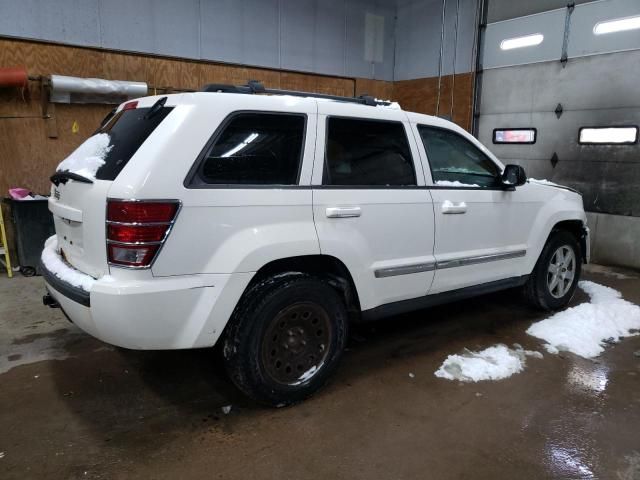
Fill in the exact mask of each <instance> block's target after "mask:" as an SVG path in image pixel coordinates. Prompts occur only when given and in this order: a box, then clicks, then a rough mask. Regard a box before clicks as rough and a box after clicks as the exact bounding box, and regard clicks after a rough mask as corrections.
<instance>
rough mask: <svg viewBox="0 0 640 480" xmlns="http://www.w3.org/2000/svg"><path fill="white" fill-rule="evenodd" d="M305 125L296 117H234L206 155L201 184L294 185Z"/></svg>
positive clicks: (290, 115)
mask: <svg viewBox="0 0 640 480" xmlns="http://www.w3.org/2000/svg"><path fill="white" fill-rule="evenodd" d="M305 123H306V117H305V116H304V115H299V114H281V113H238V114H234V115H233V116H232V117H231V119H230V120H229V121H228V122H227V124H226V126H224V127H223V129H222V131H221V132H220V134H219V135H218V136H217V138H216V139H215V142H214V143H213V145H211V147H210V148H209V150H208V151H207V152H206V154H205V158H204V161H203V162H202V164H201V166H200V169H199V178H200V181H201V182H202V183H204V184H209V185H296V184H297V183H298V175H299V172H300V164H301V160H302V151H303V148H302V147H303V143H304V132H305ZM196 180H197V179H196Z"/></svg>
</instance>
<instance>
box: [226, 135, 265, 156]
mask: <svg viewBox="0 0 640 480" xmlns="http://www.w3.org/2000/svg"><path fill="white" fill-rule="evenodd" d="M256 138H258V134H257V133H252V134H250V135H249V136H248V137H247V138H245V139H244V140H243V141H242V142H241V143H239V144H238V145H236V146H235V147H233V148H232V149H231V150H229V151H228V152H225V153H223V154H222V155H220V157H221V158H228V157H230V156H232V155H235V154H236V153H238V152H239V151H240V150H242V149H243V148H245V147H246V146H247V145H249V144H250V143H251V142H253V141H254V140H255V139H256Z"/></svg>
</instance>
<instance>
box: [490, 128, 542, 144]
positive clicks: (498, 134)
mask: <svg viewBox="0 0 640 480" xmlns="http://www.w3.org/2000/svg"><path fill="white" fill-rule="evenodd" d="M536 133H537V132H536V129H535V128H496V129H495V130H494V131H493V143H528V144H532V143H536Z"/></svg>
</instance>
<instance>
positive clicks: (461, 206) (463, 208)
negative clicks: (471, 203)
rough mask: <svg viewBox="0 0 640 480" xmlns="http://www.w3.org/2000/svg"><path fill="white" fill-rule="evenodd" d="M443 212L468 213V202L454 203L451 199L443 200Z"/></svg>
mask: <svg viewBox="0 0 640 480" xmlns="http://www.w3.org/2000/svg"><path fill="white" fill-rule="evenodd" d="M442 213H444V214H456V213H467V204H466V203H465V202H459V203H453V202H450V201H449V200H445V201H444V202H442Z"/></svg>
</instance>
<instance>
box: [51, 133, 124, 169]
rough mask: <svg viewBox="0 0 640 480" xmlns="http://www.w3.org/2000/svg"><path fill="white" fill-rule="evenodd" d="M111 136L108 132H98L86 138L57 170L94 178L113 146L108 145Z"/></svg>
mask: <svg viewBox="0 0 640 480" xmlns="http://www.w3.org/2000/svg"><path fill="white" fill-rule="evenodd" d="M110 141H111V138H110V137H109V134H108V133H98V134H97V135H94V136H92V137H89V138H87V139H86V140H85V141H84V143H82V144H81V145H80V146H79V147H78V148H76V149H75V150H74V151H73V152H71V155H69V156H68V157H67V158H65V159H64V160H63V161H62V162H60V165H58V168H56V171H57V172H66V171H69V172H73V173H77V174H78V175H82V176H83V177H87V178H90V179H95V177H96V172H97V171H98V169H99V168H100V167H101V166H102V165H104V159H105V158H106V156H107V154H108V153H109V151H110V150H111V149H112V148H113V146H109V142H110Z"/></svg>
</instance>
